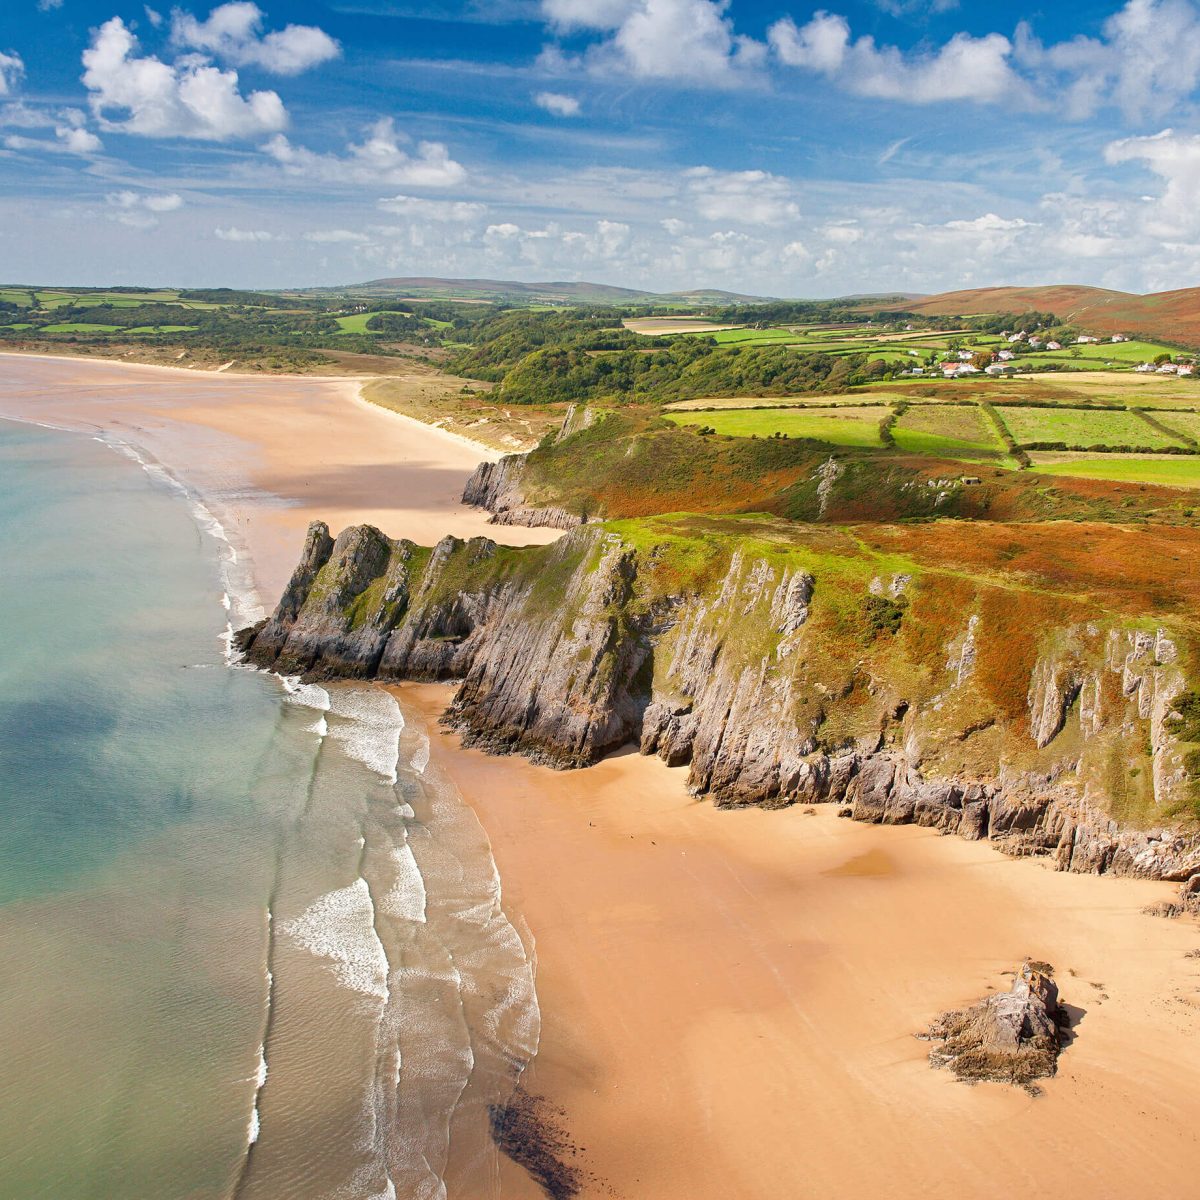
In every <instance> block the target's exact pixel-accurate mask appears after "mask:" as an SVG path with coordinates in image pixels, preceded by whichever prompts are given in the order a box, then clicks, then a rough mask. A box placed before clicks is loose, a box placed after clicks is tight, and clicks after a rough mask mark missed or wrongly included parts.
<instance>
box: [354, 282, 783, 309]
mask: <svg viewBox="0 0 1200 1200" xmlns="http://www.w3.org/2000/svg"><path fill="white" fill-rule="evenodd" d="M340 290H344V291H347V292H354V293H358V294H367V295H380V296H411V297H414V298H420V299H459V300H461V299H472V300H509V301H511V300H525V301H528V302H531V303H537V302H539V301H541V302H546V303H551V304H742V303H753V302H754V301H757V300H763V299H768V298H769V297H763V296H747V295H741V294H739V293H737V292H726V291H720V290H718V289H715V288H702V289H697V290H695V291H687V292H668V293H658V292H643V291H639V290H637V289H636V288H622V287H613V286H611V285H609V284H604V283H587V282H585V281H577V282H571V281H561V280H560V281H556V282H547V283H523V282H521V281H519V280H514V279H438V278H432V277H427V276H417V277H413V278H395V279H372V280H368V282H366V283H359V284H353V285H351V286H349V287H347V288H344V289H340Z"/></svg>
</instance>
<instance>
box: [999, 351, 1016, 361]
mask: <svg viewBox="0 0 1200 1200" xmlns="http://www.w3.org/2000/svg"><path fill="white" fill-rule="evenodd" d="M996 357H997V358H998V359H1000V361H1001V362H1008V361H1009V359H1013V358H1016V355H1015V354H1014V353H1013V352H1012V351H1011V350H1001V351H1000V353H999V354H997V355H996Z"/></svg>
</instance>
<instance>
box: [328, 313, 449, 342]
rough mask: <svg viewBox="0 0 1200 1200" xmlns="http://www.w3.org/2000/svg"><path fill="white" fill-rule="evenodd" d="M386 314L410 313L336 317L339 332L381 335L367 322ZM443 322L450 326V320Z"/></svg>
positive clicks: (355, 314)
mask: <svg viewBox="0 0 1200 1200" xmlns="http://www.w3.org/2000/svg"><path fill="white" fill-rule="evenodd" d="M385 315H389V316H397V317H407V316H408V315H409V314H408V313H402V312H395V313H390V312H389V313H387V314H385V313H382V312H364V313H351V314H350V316H348V317H335V318H334V320H335V321H337V323H338V332H339V333H358V334H366V335H367V336H368V337H380V336H381V334H380V331H379V330H377V329H368V328H367V322H368V321H369V320H371V318H372V317H382V316H385ZM441 324H442V325H445V326H449V324H450V322H449V321H443V322H441Z"/></svg>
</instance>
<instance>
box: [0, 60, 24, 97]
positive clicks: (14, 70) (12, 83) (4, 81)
mask: <svg viewBox="0 0 1200 1200" xmlns="http://www.w3.org/2000/svg"><path fill="white" fill-rule="evenodd" d="M24 74H25V64H24V63H23V62H22V61H21V59H20V57H19V56H18V55H16V54H5V53H3V51H0V96H8V95H11V94H12V93H13V92H14V91H16V88H17V85H18V84H19V83H20V81H21V76H22V75H24Z"/></svg>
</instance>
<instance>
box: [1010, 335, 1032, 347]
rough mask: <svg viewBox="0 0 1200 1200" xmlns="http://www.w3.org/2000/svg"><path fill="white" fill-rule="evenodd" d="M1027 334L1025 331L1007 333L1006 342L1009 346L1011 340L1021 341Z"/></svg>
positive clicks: (1011, 342)
mask: <svg viewBox="0 0 1200 1200" xmlns="http://www.w3.org/2000/svg"><path fill="white" fill-rule="evenodd" d="M1028 336H1029V335H1028V334H1027V333H1025V332H1021V333H1012V334H1009V337H1008V344H1009V345H1010V346H1011V345H1012V344H1013V342H1023V341H1024V340H1025V339H1026V338H1027V337H1028Z"/></svg>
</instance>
